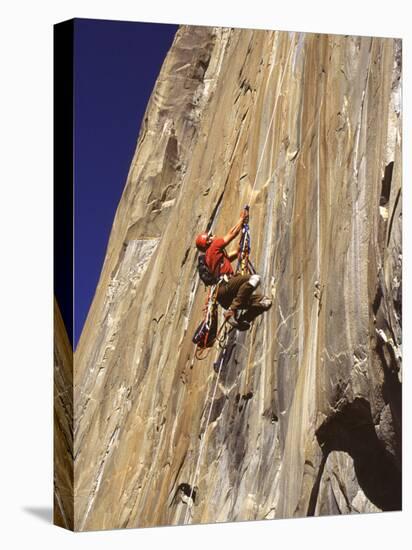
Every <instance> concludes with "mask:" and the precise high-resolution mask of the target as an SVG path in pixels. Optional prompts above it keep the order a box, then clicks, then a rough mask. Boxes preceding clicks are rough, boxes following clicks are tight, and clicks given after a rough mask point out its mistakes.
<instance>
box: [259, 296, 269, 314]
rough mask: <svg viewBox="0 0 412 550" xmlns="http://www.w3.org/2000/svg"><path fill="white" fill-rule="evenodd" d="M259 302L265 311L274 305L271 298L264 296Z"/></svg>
mask: <svg viewBox="0 0 412 550" xmlns="http://www.w3.org/2000/svg"><path fill="white" fill-rule="evenodd" d="M259 304H260V305H261V306H262V307H263V308H264V310H265V311H268V310H269V309H270V308H271V307H272V300H270V299H269V298H266V297H264V298H262V299H261V300H260V302H259Z"/></svg>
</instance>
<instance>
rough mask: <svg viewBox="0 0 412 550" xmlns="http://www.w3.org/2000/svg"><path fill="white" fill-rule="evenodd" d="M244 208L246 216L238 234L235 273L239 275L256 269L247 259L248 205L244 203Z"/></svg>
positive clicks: (248, 234) (248, 247) (248, 240)
mask: <svg viewBox="0 0 412 550" xmlns="http://www.w3.org/2000/svg"><path fill="white" fill-rule="evenodd" d="M244 210H245V211H246V212H247V217H246V219H245V221H244V222H243V227H242V233H241V235H240V240H239V248H238V254H237V257H238V260H237V266H236V273H240V274H241V275H249V274H253V273H256V270H255V268H254V267H253V264H252V262H251V261H250V259H249V255H250V228H249V206H248V205H246V206H245V208H244Z"/></svg>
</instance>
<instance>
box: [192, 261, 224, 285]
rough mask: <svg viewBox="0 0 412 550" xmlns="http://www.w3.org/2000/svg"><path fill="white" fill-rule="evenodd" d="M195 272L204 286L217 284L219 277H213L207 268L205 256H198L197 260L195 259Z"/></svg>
mask: <svg viewBox="0 0 412 550" xmlns="http://www.w3.org/2000/svg"><path fill="white" fill-rule="evenodd" d="M197 271H198V273H199V277H200V279H201V281H202V282H203V283H204V284H205V285H206V286H211V285H215V284H217V283H218V281H219V277H215V275H214V274H213V273H212V272H211V271H210V269H209V268H208V267H207V265H206V256H205V255H204V254H200V255H199V258H198V259H197Z"/></svg>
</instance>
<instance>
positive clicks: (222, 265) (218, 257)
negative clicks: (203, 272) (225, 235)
mask: <svg viewBox="0 0 412 550" xmlns="http://www.w3.org/2000/svg"><path fill="white" fill-rule="evenodd" d="M205 260H206V265H207V267H208V268H209V270H210V271H211V272H212V273H213V275H215V277H218V276H219V275H225V274H226V275H233V269H232V264H231V263H230V260H229V258H228V257H227V253H226V250H225V241H224V240H223V239H222V238H221V237H216V238H215V239H213V241H212V243H211V244H210V245H209V248H208V249H207V250H206V254H205Z"/></svg>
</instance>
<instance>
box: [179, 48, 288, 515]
mask: <svg viewBox="0 0 412 550" xmlns="http://www.w3.org/2000/svg"><path fill="white" fill-rule="evenodd" d="M292 50H293V43H291V45H290V47H289V52H288V56H287V60H286V63H285V65H284V68H283V73H282V76H281V79H280V83H279V85H278V88H277V93H276V99H275V105H274V108H273V113H272V116H271V119H270V122H269V127H268V130H267V132H266V137H265V141H264V144H263V149H262V152H261V155H260V159H259V163H258V167H257V171H256V174H255V179H254V182H253V186H252V189H251V191H250V194H249V201H248V203H250V202H251V199H252V196H253V192H254V189H255V186H256V183H257V179H258V175H259V171H260V168H261V165H262V161H263V157H264V154H265V150H266V145H267V143H268V139H269V133H270V131H271V128H272V124H273V121H274V118H275V114H276V109H277V103H278V99H279V95H280V91H281V89H282V85H283V80H284V78H285V74H286V68H287V66H288V63H289V59H290V55H291V53H292ZM245 209H246V210H247V211H248V213H249V206H246V207H245ZM246 220H247V221H245V222H244V223H243V226H242V233H241V236H240V240H239V247H238V263H237V267H236V273H241V274H242V275H245V274H250V273H256V270H255V268H254V266H253V264H252V262H251V261H250V258H249V255H250V250H251V237H250V228H249V216H247V218H246ZM216 286H217V289H216V288H214V289H213V293H214V292H216V293H215V294H213V293H212V292H211V293H210V294H209V296H208V301H207V304H208V307H207V313H206V315H209V312H210V311H211V309H210V302H211V300H210V295H214V296H215V298H217V290H218V285H216ZM223 329H224V335H223V337H222V338H219V336H220V332H221V331H222V330H223ZM231 330H232V329H230V330H229V331H227V330H226V327H225V322H223V323H222V325H221V327H220V328H219V330H218V332H217V335H216V339H217V341H218V343H219V346H220V347H221V352H220V353H221V356H220V362H219V368H218V370H217V376H216V380H215V384H214V388H213V393H212V398H211V401H210V406H209V411H208V415H207V420H206V425H205V430H204V433H203V437H202V441H201V445H200V449H199V455H198V458H197V463H196V467H195V473H194V476H193V481H192V483H191V484H190V495H189V501H188V506H187V509H186V512H185V517H184V524H186V523H187V520H188V517H190V513H191V508H192V505H193V494H194V489H195V483H196V481H197V479H198V476H199V470H200V463H201V459H202V455H203V450H204V446H205V442H206V431H207V428H208V426H209V422H210V418H211V414H212V409H213V403H214V400H215V396H216V391H217V386H218V383H219V378H220V374H221V371H222V367H223V364H224V361H225V359H226V354H227V350H228V337H229V334H230V332H231ZM197 351H198V348H197V349H196V352H195V355H196V358H199V357H198V356H197ZM209 351H210V350H209ZM207 354H208V352H207ZM204 357H205V356H203V357H202V358H204ZM209 391H210V387H209V389H208V393H207V396H206V401H205V403H207V400H208V398H209Z"/></svg>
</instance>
